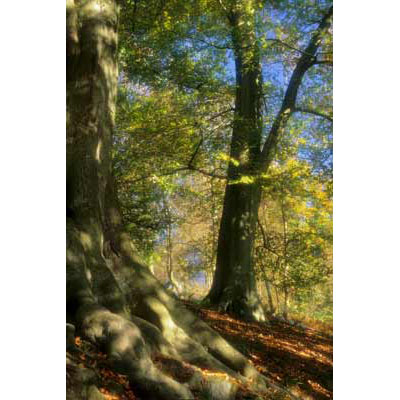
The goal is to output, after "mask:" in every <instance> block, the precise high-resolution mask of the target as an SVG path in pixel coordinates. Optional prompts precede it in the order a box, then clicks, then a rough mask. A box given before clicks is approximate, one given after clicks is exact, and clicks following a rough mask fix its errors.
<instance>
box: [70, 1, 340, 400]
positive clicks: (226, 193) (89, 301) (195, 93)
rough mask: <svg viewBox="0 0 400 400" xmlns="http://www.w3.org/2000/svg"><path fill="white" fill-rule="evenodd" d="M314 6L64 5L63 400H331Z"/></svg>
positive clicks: (324, 62)
mask: <svg viewBox="0 0 400 400" xmlns="http://www.w3.org/2000/svg"><path fill="white" fill-rule="evenodd" d="M332 17H333V6H332V2H331V1H326V0H263V1H261V0H196V1H193V0H188V1H182V0H147V1H144V0H120V1H117V0H67V2H66V54H67V57H66V60H67V68H66V94H67V98H66V108H67V116H66V121H67V128H66V150H67V156H66V161H67V165H66V172H67V176H66V185H67V199H66V228H67V234H66V238H67V247H66V258H67V260H66V264H67V265H66V309H67V321H66V322H67V324H66V326H67V363H66V385H67V399H71V400H72V399H90V400H94V399H100V400H101V399H108V400H116V399H131V400H133V399H140V400H146V399H156V400H158V399H163V400H174V399H181V400H184V399H199V400H203V399H204V400H211V399H215V400H233V399H238V400H239V399H243V400H244V399H254V400H256V399H260V400H261V399H331V398H333V386H332V363H333V357H332V324H333V320H332V301H333V299H332V298H333V289H332V272H333V271H332V195H333V167H332V124H333V110H332V66H333V42H332V35H333V28H332V22H333V21H332Z"/></svg>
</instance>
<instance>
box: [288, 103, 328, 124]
mask: <svg viewBox="0 0 400 400" xmlns="http://www.w3.org/2000/svg"><path fill="white" fill-rule="evenodd" d="M293 112H294V113H295V112H301V113H307V114H313V115H316V116H318V117H322V118H325V119H327V120H328V121H330V122H333V118H332V117H331V116H330V115H328V114H324V113H322V112H319V111H317V110H313V109H311V108H304V107H296V108H295V109H294V110H293Z"/></svg>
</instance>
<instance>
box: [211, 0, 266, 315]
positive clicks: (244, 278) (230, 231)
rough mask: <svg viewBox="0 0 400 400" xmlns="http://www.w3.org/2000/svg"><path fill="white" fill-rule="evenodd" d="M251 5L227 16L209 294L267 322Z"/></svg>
mask: <svg viewBox="0 0 400 400" xmlns="http://www.w3.org/2000/svg"><path fill="white" fill-rule="evenodd" d="M253 3H254V2H253V1H252V0H250V1H243V2H240V3H239V4H237V5H236V7H234V8H233V10H232V15H231V16H230V18H229V22H230V25H231V29H232V42H233V44H234V54H235V65H236V100H235V115H234V124H233V131H232V140H231V152H230V157H231V161H230V163H229V167H228V184H227V186H226V189H225V198H224V206H223V212H222V218H221V225H220V231H219V237H218V249H217V265H216V270H215V274H214V280H213V284H212V287H211V290H210V292H209V294H208V296H207V298H208V300H209V301H210V302H211V303H212V304H215V305H218V306H220V307H222V308H224V309H225V310H229V311H230V312H232V313H235V314H237V315H239V316H241V317H245V318H249V319H256V320H265V315H264V311H263V308H262V306H261V302H260V299H259V297H258V293H257V288H256V281H255V276H254V269H253V264H252V253H253V244H254V237H255V228H256V222H257V213H258V208H259V204H260V197H261V187H260V185H259V183H258V178H257V175H258V173H259V164H260V155H261V149H260V146H261V129H262V125H261V100H262V85H261V82H262V77H261V65H260V55H259V49H258V45H257V43H256V38H255V32H254V4H253Z"/></svg>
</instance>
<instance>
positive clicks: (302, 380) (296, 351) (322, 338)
mask: <svg viewBox="0 0 400 400" xmlns="http://www.w3.org/2000/svg"><path fill="white" fill-rule="evenodd" d="M186 306H187V307H188V308H190V309H191V310H192V311H194V312H196V313H197V315H198V316H199V317H200V318H201V319H203V320H204V321H205V322H207V323H208V324H209V325H210V326H212V327H213V328H214V329H215V330H216V331H217V332H218V333H219V334H221V336H223V337H224V338H225V339H227V340H228V341H229V342H230V343H232V344H233V345H234V346H235V347H236V348H237V349H238V350H240V351H241V352H242V353H243V354H244V355H246V356H247V357H248V358H249V359H250V360H252V362H253V364H254V365H255V366H256V367H257V369H258V370H259V371H260V372H261V373H263V374H264V375H265V376H267V377H268V378H270V379H271V380H273V381H274V382H276V383H277V384H278V385H280V386H285V387H286V388H287V389H289V390H290V391H291V392H292V393H293V394H294V395H296V396H298V397H300V398H301V399H310V400H326V399H331V398H333V393H332V390H333V388H332V375H333V340H332V337H331V336H329V335H326V334H323V335H322V334H321V333H319V332H318V331H316V330H314V329H310V328H301V327H298V326H297V327H296V326H291V325H290V324H288V323H285V322H283V321H279V320H276V319H274V320H272V321H271V323H270V326H267V325H265V324H263V323H255V322H254V323H249V322H245V321H241V320H238V319H235V318H234V317H232V316H230V315H228V314H225V313H220V312H217V311H215V310H211V309H205V308H200V307H196V306H194V305H192V304H190V303H186Z"/></svg>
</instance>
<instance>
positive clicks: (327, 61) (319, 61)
mask: <svg viewBox="0 0 400 400" xmlns="http://www.w3.org/2000/svg"><path fill="white" fill-rule="evenodd" d="M320 64H323V65H329V66H331V67H333V61H332V60H315V61H314V65H320Z"/></svg>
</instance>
